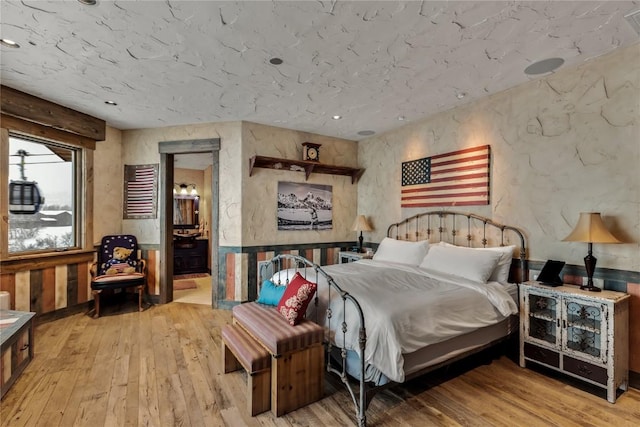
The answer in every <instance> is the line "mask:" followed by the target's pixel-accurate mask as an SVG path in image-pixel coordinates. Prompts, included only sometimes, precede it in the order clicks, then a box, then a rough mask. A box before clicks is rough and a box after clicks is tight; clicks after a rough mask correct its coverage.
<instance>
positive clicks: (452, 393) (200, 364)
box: [0, 303, 640, 427]
mask: <svg viewBox="0 0 640 427" xmlns="http://www.w3.org/2000/svg"><path fill="white" fill-rule="evenodd" d="M118 309H120V311H118V312H114V311H115V310H118ZM135 309H136V307H135V304H133V303H131V307H129V305H128V304H125V305H123V306H115V307H114V306H112V307H109V306H105V310H104V312H105V316H104V317H101V318H99V319H92V318H90V317H88V316H86V315H83V314H76V315H73V316H70V317H67V318H63V319H59V320H55V321H52V322H49V323H45V324H41V325H38V326H37V327H36V331H35V358H34V360H33V361H32V362H31V364H30V365H29V366H28V367H27V369H26V370H25V372H24V373H23V374H22V376H21V377H20V378H19V379H18V381H17V382H16V383H15V384H14V386H13V387H12V388H11V389H10V390H9V392H8V393H7V394H6V396H5V397H4V399H3V400H2V402H1V405H0V406H1V407H0V424H1V425H2V426H64V427H66V426H90V427H99V426H106V427H112V426H163V427H164V426H321V425H327V426H348V425H354V421H353V420H354V414H353V412H354V410H353V405H352V403H351V401H350V399H349V397H348V394H347V392H346V391H345V390H343V389H342V388H339V389H335V388H334V387H333V386H332V385H331V384H327V386H326V392H325V395H326V397H325V398H324V399H322V400H321V401H319V402H317V403H315V404H312V405H309V406H307V407H304V408H302V409H299V410H297V411H295V412H293V413H290V414H287V415H285V416H283V417H280V418H275V417H274V416H272V415H271V413H270V412H267V413H264V414H262V415H259V416H257V417H254V418H252V417H250V416H249V415H248V414H247V413H246V402H245V397H244V392H245V389H246V385H245V380H246V379H245V378H244V375H243V374H242V373H231V374H227V375H225V374H223V373H222V360H221V348H220V347H221V346H220V327H221V326H222V325H223V324H225V323H227V322H229V321H230V312H228V311H222V310H212V309H211V308H209V307H206V306H203V305H196V304H182V303H171V304H167V305H161V306H154V307H151V308H149V309H147V310H146V311H144V312H142V313H138V312H136V311H134V310H135ZM478 361H479V362H480V363H477V364H476V366H475V367H472V368H468V367H467V368H465V367H464V366H462V365H458V367H452V368H450V369H448V370H443V371H439V372H437V373H434V374H430V375H427V376H425V377H422V378H418V379H416V380H414V381H411V382H408V383H407V384H404V385H402V386H399V387H395V388H392V389H389V390H386V391H384V392H382V393H379V394H378V395H377V396H376V397H375V398H374V400H373V402H372V403H371V406H370V408H369V411H368V413H367V416H368V425H369V426H429V425H434V426H460V425H462V426H518V425H523V426H524V425H526V426H538V425H540V426H551V425H557V426H616V427H621V426H631V425H638V423H639V422H640V391H638V390H634V389H630V390H629V391H628V392H626V393H624V394H623V395H622V396H620V397H619V398H618V401H617V403H616V404H615V405H613V404H610V403H608V402H607V401H606V400H605V399H603V398H601V397H598V396H595V395H593V394H591V393H587V392H585V391H582V390H580V389H578V388H574V387H572V386H570V385H568V384H567V382H566V381H558V380H556V379H553V378H549V377H547V376H544V375H542V374H540V373H537V372H535V371H532V370H529V369H521V368H520V367H518V366H517V364H515V363H514V362H513V361H512V360H510V359H509V358H507V357H504V356H502V357H500V358H498V359H495V360H491V359H490V358H482V357H479V358H478Z"/></svg>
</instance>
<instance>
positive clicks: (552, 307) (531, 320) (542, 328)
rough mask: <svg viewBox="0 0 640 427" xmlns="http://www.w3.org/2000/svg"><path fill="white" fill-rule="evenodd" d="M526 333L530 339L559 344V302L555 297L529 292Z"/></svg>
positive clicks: (554, 344) (548, 343) (547, 343)
mask: <svg viewBox="0 0 640 427" xmlns="http://www.w3.org/2000/svg"><path fill="white" fill-rule="evenodd" d="M527 297H528V298H527V300H526V304H528V318H527V319H525V321H526V322H527V323H528V325H527V326H528V327H527V332H526V333H527V335H528V338H531V340H532V341H538V342H540V343H543V344H546V345H547V346H548V345H552V346H556V347H559V346H560V303H559V301H558V299H557V298H554V297H549V296H547V295H541V294H537V293H535V292H529V294H528V296H527Z"/></svg>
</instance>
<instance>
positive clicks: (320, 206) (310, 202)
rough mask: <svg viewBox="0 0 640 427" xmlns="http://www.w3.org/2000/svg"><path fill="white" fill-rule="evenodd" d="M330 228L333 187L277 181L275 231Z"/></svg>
mask: <svg viewBox="0 0 640 427" xmlns="http://www.w3.org/2000/svg"><path fill="white" fill-rule="evenodd" d="M332 228H333V207H332V187H331V186H330V185H319V184H307V183H299V182H278V230H330V229H332Z"/></svg>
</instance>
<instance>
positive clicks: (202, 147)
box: [158, 138, 220, 307]
mask: <svg viewBox="0 0 640 427" xmlns="http://www.w3.org/2000/svg"><path fill="white" fill-rule="evenodd" d="M158 147H159V152H160V200H159V212H160V215H161V216H160V248H159V249H160V303H162V304H165V303H168V302H171V301H174V289H173V274H174V255H175V250H176V239H175V238H174V232H176V231H177V230H188V231H187V232H184V231H182V232H181V233H179V234H178V235H180V234H182V237H185V239H181V240H182V243H185V242H187V243H189V241H188V238H190V237H192V236H187V234H193V235H195V234H197V233H200V232H201V229H200V222H201V221H202V226H203V228H202V232H205V230H206V233H207V237H208V239H207V240H208V241H207V244H208V246H209V250H208V260H207V261H208V262H207V264H208V266H209V265H210V271H211V275H210V277H209V281H210V285H211V292H210V293H211V295H210V300H211V306H212V307H216V306H217V300H218V296H217V294H218V292H217V282H218V200H219V188H218V182H219V151H220V139H219V138H215V139H198V140H186V141H163V142H160V143H159V144H158ZM190 158H191V161H195V160H194V159H195V158H198V159H199V161H200V163H202V159H203V158H204V159H206V162H208V163H209V164H210V165H211V173H210V174H207V178H206V179H207V182H206V183H204V185H203V189H204V188H210V202H209V203H208V206H203V204H202V203H201V204H200V207H199V211H200V212H199V215H198V224H197V226H196V224H190V225H187V226H184V227H183V226H182V225H178V226H174V189H176V191H177V192H178V191H180V190H178V189H177V188H176V187H175V185H176V184H177V185H178V187H180V185H181V184H187V185H190V184H194V182H186V181H185V182H177V181H176V179H177V177H176V163H175V162H176V161H178V163H177V165H178V166H180V165H184V166H187V165H188V163H181V162H183V161H186V162H188V161H189V159H190ZM185 169H187V168H185ZM178 181H180V179H178ZM192 188H193V187H192ZM192 188H191V189H192ZM196 188H197V184H196ZM205 222H206V224H207V225H206V228H205V226H204V223H205ZM195 227H197V229H196V228H195ZM195 230H197V231H195ZM187 246H188V244H187ZM208 266H207V267H208Z"/></svg>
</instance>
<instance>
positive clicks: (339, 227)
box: [242, 122, 366, 246]
mask: <svg viewBox="0 0 640 427" xmlns="http://www.w3.org/2000/svg"><path fill="white" fill-rule="evenodd" d="M305 141H307V142H313V143H316V144H322V147H320V162H321V163H326V164H332V165H339V166H351V167H356V166H358V146H357V144H356V143H355V142H354V141H349V140H344V139H336V138H332V137H327V136H321V135H315V134H310V133H306V132H299V131H295V130H290V129H284V128H276V127H273V126H265V125H260V124H257V123H250V122H243V123H242V146H243V152H242V154H243V160H242V161H243V165H244V166H243V169H244V174H243V179H244V180H245V183H244V185H243V186H242V200H243V205H242V244H243V245H247V246H249V245H276V244H282V243H307V242H314V243H319V242H335V241H343V240H355V233H354V232H352V231H350V228H351V225H352V223H353V220H354V218H355V216H356V203H357V186H356V185H354V184H351V178H350V177H345V176H339V175H326V174H317V173H312V174H311V176H310V177H309V180H308V181H306V182H308V183H310V184H322V185H330V186H332V191H333V195H332V202H333V229H331V230H316V231H311V230H309V231H278V224H277V221H276V210H277V203H276V200H277V190H278V182H279V181H288V182H305V174H304V173H303V172H292V171H278V170H273V169H255V170H254V172H253V176H251V177H250V176H249V158H250V157H252V156H254V155H260V156H268V157H277V158H283V159H294V160H301V159H302V145H301V144H302V143H303V142H305ZM365 175H366V172H365Z"/></svg>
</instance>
